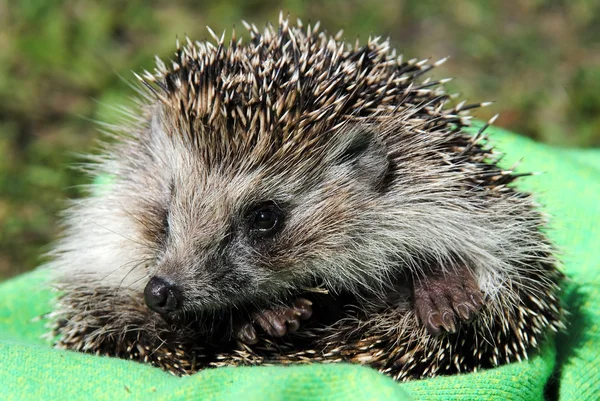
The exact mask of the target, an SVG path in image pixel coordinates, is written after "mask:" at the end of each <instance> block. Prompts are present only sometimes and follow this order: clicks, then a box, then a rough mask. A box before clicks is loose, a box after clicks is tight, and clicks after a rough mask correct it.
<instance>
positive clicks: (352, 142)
mask: <svg viewBox="0 0 600 401" xmlns="http://www.w3.org/2000/svg"><path fill="white" fill-rule="evenodd" d="M336 137H337V138H336V140H334V142H336V144H335V150H334V151H333V152H332V154H331V156H332V157H333V161H334V163H335V164H336V165H337V166H339V167H341V168H344V169H350V170H351V171H352V174H353V175H354V176H355V177H356V178H357V179H360V180H361V181H366V182H368V183H370V184H371V185H373V187H379V185H380V184H381V183H382V181H383V179H384V177H385V176H386V173H387V172H388V170H389V167H390V163H389V160H388V152H387V148H386V146H385V143H384V141H383V140H382V139H381V138H380V137H379V135H378V133H377V132H376V131H374V130H373V129H371V128H370V127H365V126H354V127H351V128H350V129H347V130H344V131H343V132H342V133H340V135H336Z"/></svg>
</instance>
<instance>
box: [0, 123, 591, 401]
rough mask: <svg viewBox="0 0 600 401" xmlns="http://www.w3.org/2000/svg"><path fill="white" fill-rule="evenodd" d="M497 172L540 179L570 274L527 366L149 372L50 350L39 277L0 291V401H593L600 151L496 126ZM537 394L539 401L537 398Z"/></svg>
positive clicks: (524, 184) (532, 186) (46, 294)
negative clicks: (558, 329) (451, 372)
mask: <svg viewBox="0 0 600 401" xmlns="http://www.w3.org/2000/svg"><path fill="white" fill-rule="evenodd" d="M490 134H491V137H492V140H493V142H495V143H496V144H497V147H498V148H499V149H501V150H502V151H504V152H506V153H507V157H506V158H505V160H504V162H503V163H504V164H505V165H506V166H509V165H511V164H512V163H513V162H515V161H516V160H518V159H519V158H520V157H525V159H524V161H523V163H522V165H521V167H520V168H519V170H520V171H541V172H545V174H542V175H539V176H535V177H530V178H525V179H522V180H521V182H520V183H519V186H521V188H523V189H525V190H530V191H534V192H536V193H537V194H538V197H537V199H538V200H539V201H540V203H542V205H543V208H544V210H545V211H546V212H548V213H549V214H550V215H551V218H552V225H551V228H550V233H549V234H550V236H551V238H552V239H553V240H554V242H555V243H556V244H557V245H558V246H559V248H560V249H561V252H562V260H563V262H564V270H565V272H566V273H567V274H568V275H569V277H570V278H571V282H570V283H569V286H568V289H567V291H566V293H565V295H564V301H565V304H566V305H567V308H568V309H569V310H570V312H571V314H570V318H569V320H570V324H569V328H568V332H567V333H565V334H562V335H560V336H558V337H557V338H555V339H554V340H553V341H549V342H547V343H546V344H545V346H544V347H543V349H542V350H541V351H540V352H539V353H538V354H537V355H535V356H532V357H531V358H530V359H529V360H528V361H524V362H522V363H515V364H511V365H507V366H503V367H500V368H497V369H492V370H488V371H482V372H478V373H473V374H465V375H457V376H451V377H441V378H435V379H429V380H421V381H413V382H409V383H401V384H398V383H395V382H394V381H392V380H391V379H388V378H387V377H385V376H383V375H381V374H379V373H377V372H375V371H374V370H371V369H369V368H366V367H359V366H352V365H345V364H339V365H317V364H315V365H310V366H295V367H251V368H225V369H212V370H206V371H203V372H200V373H198V374H195V375H193V376H190V377H183V378H176V377H173V376H171V375H169V374H166V373H164V372H162V371H160V370H158V369H155V368H152V367H150V366H146V365H142V364H138V363H134V362H128V361H123V360H118V359H114V358H106V357H96V356H91V355H84V354H79V353H74V352H66V351H59V350H54V349H52V348H51V347H50V346H49V344H48V343H47V342H46V341H45V340H43V339H42V338H41V335H42V334H43V333H44V332H45V329H44V322H43V321H40V320H39V319H35V317H36V316H40V315H42V314H44V313H46V312H48V311H49V310H50V304H51V299H52V297H53V294H52V293H51V292H50V291H48V290H47V289H46V288H45V287H44V283H45V276H46V273H44V272H43V271H36V272H33V273H29V274H26V275H23V276H21V277H18V278H16V279H13V280H10V281H7V282H5V283H3V284H1V285H0V399H2V400H24V399H34V400H54V399H72V400H75V399H82V400H83V399H107V400H113V399H118V400H152V399H157V400H167V399H168V400H188V399H189V400H192V399H193V400H217V399H218V400H240V399H241V400H302V399H309V400H411V399H412V400H422V399H427V400H544V399H556V398H558V399H560V400H565V401H567V400H573V401H575V400H577V401H581V400H598V399H600V249H599V245H600V229H598V225H599V224H600V151H599V150H588V151H578V150H564V149H555V148H552V147H549V146H545V145H540V144H537V143H534V142H532V141H530V140H528V139H526V138H522V137H518V136H515V135H512V134H509V133H506V132H503V131H501V130H499V129H490ZM545 397H546V398H545Z"/></svg>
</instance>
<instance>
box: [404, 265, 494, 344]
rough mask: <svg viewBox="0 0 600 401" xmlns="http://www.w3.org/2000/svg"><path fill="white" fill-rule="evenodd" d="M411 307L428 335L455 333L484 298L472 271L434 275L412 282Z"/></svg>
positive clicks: (460, 269) (480, 305)
mask: <svg viewBox="0 0 600 401" xmlns="http://www.w3.org/2000/svg"><path fill="white" fill-rule="evenodd" d="M413 286H414V287H413V291H414V292H413V295H414V308H415V313H416V315H417V319H418V320H419V322H420V323H421V324H423V325H425V327H427V330H428V331H429V333H431V334H434V335H437V334H440V333H441V332H442V330H445V331H447V332H449V333H454V332H456V324H457V320H458V322H461V321H463V322H468V321H470V320H471V319H473V318H474V317H475V316H476V315H477V313H478V312H479V310H480V309H481V307H482V306H483V295H482V294H481V290H480V289H479V286H478V285H477V281H476V280H475V277H474V276H473V273H471V270H470V269H468V268H466V267H462V268H458V267H457V268H453V269H448V271H446V272H441V271H439V272H434V273H431V274H429V275H426V276H425V277H422V278H420V279H415V280H414V283H413Z"/></svg>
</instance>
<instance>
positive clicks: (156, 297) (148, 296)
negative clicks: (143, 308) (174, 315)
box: [144, 276, 182, 315]
mask: <svg viewBox="0 0 600 401" xmlns="http://www.w3.org/2000/svg"><path fill="white" fill-rule="evenodd" d="M144 300H145V301H146V305H148V308H150V309H152V310H153V311H155V312H158V313H160V314H161V315H165V314H168V313H171V312H175V311H176V310H178V309H179V308H180V307H181V304H182V296H181V290H180V289H179V288H178V287H177V286H176V285H175V284H174V283H172V282H170V281H168V280H166V279H164V278H161V277H158V276H155V277H152V278H151V279H150V281H148V284H146V288H145V289H144Z"/></svg>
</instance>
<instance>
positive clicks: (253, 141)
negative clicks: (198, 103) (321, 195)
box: [161, 110, 358, 173]
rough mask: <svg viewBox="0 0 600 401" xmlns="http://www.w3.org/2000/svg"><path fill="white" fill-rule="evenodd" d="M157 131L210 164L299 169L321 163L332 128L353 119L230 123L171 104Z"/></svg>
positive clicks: (339, 128)
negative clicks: (187, 113)
mask: <svg viewBox="0 0 600 401" xmlns="http://www.w3.org/2000/svg"><path fill="white" fill-rule="evenodd" d="M163 117H166V118H164V119H163V123H164V124H165V126H164V127H162V129H161V132H164V133H165V134H166V135H169V136H171V137H172V138H171V139H173V140H175V142H177V143H180V144H181V145H182V146H183V148H185V149H187V152H186V153H188V154H190V155H191V157H192V160H195V161H196V162H198V163H199V164H200V165H202V166H203V167H204V168H208V169H211V170H228V171H229V172H231V171H233V170H239V171H240V172H242V173H243V172H244V171H246V170H257V169H260V170H263V171H265V172H268V171H269V170H274V172H276V171H281V170H288V171H289V170H290V169H289V167H290V166H294V171H298V172H301V171H303V170H305V169H312V168H315V167H316V166H317V165H319V164H321V162H322V160H323V158H324V157H326V156H327V154H328V150H329V149H330V148H331V139H332V137H334V136H336V135H335V134H338V135H339V134H340V133H343V132H344V131H345V130H346V129H348V128H347V126H348V125H349V124H353V123H354V122H355V121H358V120H352V122H350V120H340V121H336V122H334V123H333V124H332V123H331V122H312V123H310V124H305V125H302V126H299V125H298V124H287V125H285V126H275V127H268V128H265V127H261V126H256V127H252V128H248V127H244V126H240V125H238V124H229V123H228V121H227V119H226V118H223V117H217V118H215V119H214V120H213V121H212V122H211V123H207V122H206V120H204V119H202V118H195V119H194V120H192V121H190V120H185V119H182V118H181V116H179V115H178V112H177V111H175V110H170V112H167V113H164V114H163Z"/></svg>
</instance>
